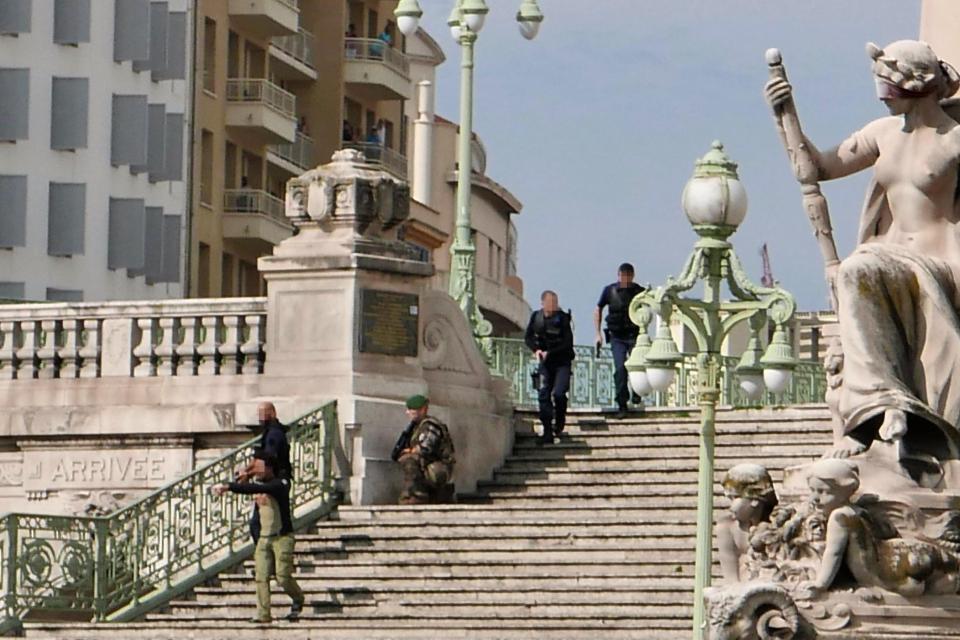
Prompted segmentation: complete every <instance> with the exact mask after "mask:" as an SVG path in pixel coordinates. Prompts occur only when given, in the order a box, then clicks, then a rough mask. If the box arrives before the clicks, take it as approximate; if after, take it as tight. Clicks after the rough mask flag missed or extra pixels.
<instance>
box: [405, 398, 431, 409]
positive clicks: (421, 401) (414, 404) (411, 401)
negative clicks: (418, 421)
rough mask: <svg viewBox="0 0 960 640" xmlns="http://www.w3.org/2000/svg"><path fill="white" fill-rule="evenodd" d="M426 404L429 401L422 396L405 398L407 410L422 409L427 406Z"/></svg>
mask: <svg viewBox="0 0 960 640" xmlns="http://www.w3.org/2000/svg"><path fill="white" fill-rule="evenodd" d="M428 402H429V400H427V396H422V395H420V394H417V395H415V396H410V397H409V398H407V409H414V410H416V409H422V408H423V407H425V406H427V403H428Z"/></svg>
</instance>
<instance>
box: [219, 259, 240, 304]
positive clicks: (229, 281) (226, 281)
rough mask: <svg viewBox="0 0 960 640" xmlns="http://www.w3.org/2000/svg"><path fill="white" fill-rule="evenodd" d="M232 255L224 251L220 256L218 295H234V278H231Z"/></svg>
mask: <svg viewBox="0 0 960 640" xmlns="http://www.w3.org/2000/svg"><path fill="white" fill-rule="evenodd" d="M233 261H234V260H233V256H232V255H230V254H229V253H224V254H223V255H221V256H220V295H221V296H233V295H236V293H235V292H234V286H233V284H234V278H233Z"/></svg>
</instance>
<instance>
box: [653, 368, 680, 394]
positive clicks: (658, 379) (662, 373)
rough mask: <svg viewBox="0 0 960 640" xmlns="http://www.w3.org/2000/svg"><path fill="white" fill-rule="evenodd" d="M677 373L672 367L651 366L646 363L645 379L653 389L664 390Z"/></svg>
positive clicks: (671, 382) (668, 386)
mask: <svg viewBox="0 0 960 640" xmlns="http://www.w3.org/2000/svg"><path fill="white" fill-rule="evenodd" d="M676 375H677V370H676V368H674V367H666V368H664V367H652V366H650V365H647V380H648V381H649V382H650V386H651V387H653V390H654V391H666V390H667V389H668V388H670V385H671V384H673V378H674V377H675V376H676Z"/></svg>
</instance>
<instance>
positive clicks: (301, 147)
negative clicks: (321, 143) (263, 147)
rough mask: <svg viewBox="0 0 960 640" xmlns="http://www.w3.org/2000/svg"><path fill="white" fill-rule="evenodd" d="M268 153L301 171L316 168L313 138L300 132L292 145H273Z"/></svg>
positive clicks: (268, 148) (268, 149)
mask: <svg viewBox="0 0 960 640" xmlns="http://www.w3.org/2000/svg"><path fill="white" fill-rule="evenodd" d="M267 151H269V152H270V153H273V154H275V155H276V156H277V157H278V158H282V159H284V160H286V161H287V162H290V163H292V164H294V165H296V166H297V167H299V168H301V169H311V168H313V166H314V165H313V138H311V137H310V136H308V135H306V134H304V133H300V132H299V131H297V135H296V138H295V139H294V141H293V142H292V143H287V144H275V145H271V146H269V147H267Z"/></svg>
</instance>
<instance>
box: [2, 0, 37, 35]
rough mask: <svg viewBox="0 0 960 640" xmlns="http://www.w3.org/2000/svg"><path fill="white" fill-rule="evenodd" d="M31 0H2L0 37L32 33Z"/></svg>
mask: <svg viewBox="0 0 960 640" xmlns="http://www.w3.org/2000/svg"><path fill="white" fill-rule="evenodd" d="M30 8H31V7H30V0H0V35H14V34H18V33H30Z"/></svg>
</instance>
